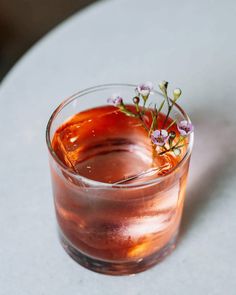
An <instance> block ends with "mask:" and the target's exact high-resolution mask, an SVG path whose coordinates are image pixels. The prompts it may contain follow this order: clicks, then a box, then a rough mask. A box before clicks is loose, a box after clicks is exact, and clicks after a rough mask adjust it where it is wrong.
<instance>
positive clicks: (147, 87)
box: [136, 82, 153, 97]
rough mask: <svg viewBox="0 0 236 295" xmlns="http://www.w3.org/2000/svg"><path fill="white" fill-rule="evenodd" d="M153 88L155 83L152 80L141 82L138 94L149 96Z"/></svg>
mask: <svg viewBox="0 0 236 295" xmlns="http://www.w3.org/2000/svg"><path fill="white" fill-rule="evenodd" d="M152 90H153V84H152V83H151V82H145V83H141V84H139V85H138V86H137V88H136V92H137V94H140V95H142V96H143V97H148V96H149V94H150V93H151V91H152Z"/></svg>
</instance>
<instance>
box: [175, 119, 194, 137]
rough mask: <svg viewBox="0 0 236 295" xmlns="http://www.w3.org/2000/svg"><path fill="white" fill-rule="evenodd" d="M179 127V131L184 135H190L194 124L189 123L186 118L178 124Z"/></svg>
mask: <svg viewBox="0 0 236 295" xmlns="http://www.w3.org/2000/svg"><path fill="white" fill-rule="evenodd" d="M177 128H178V130H179V133H180V134H181V135H182V136H188V135H189V134H190V133H192V132H193V130H194V127H193V124H191V123H189V122H188V121H186V120H183V121H181V122H180V123H178V124H177Z"/></svg>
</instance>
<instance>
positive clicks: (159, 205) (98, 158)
mask: <svg viewBox="0 0 236 295" xmlns="http://www.w3.org/2000/svg"><path fill="white" fill-rule="evenodd" d="M130 108H131V106H130ZM145 120H146V124H151V117H150V114H147V116H146V118H145ZM163 121H164V116H163V115H162V114H161V115H159V117H158V124H159V126H162V124H163ZM170 122H171V119H169V120H168V122H167V125H168V124H169V123H170ZM171 129H172V130H174V131H175V132H176V133H177V137H178V131H177V129H176V126H175V125H174V126H173V127H172V128H171ZM52 145H53V149H54V151H55V152H56V154H57V156H58V158H59V159H60V160H61V161H62V162H63V163H64V165H66V166H67V167H68V169H69V170H71V171H73V173H76V174H78V177H77V178H76V177H73V176H72V175H71V174H70V175H69V174H68V175H67V173H66V172H65V171H58V168H57V169H56V168H55V167H52V179H53V190H54V197H55V206H56V214H57V218H58V222H59V226H60V230H61V234H62V235H63V237H64V239H66V240H67V241H68V242H69V243H70V244H71V245H72V246H73V247H74V248H76V249H77V250H78V251H79V252H81V253H83V254H85V255H87V256H89V257H92V258H95V259H99V260H103V261H110V262H127V261H140V260H142V259H144V258H145V257H151V255H154V254H155V253H157V252H158V251H161V250H162V249H164V248H165V246H166V245H168V243H169V242H170V241H171V240H172V239H173V238H174V237H175V236H176V235H177V232H178V228H179V223H180V219H181V214H182V207H183V201H184V192H185V184H186V176H187V170H188V161H187V162H186V164H185V165H184V166H183V167H182V168H181V169H180V168H179V169H178V170H177V171H175V172H173V173H171V171H172V170H173V169H174V167H175V166H176V165H177V164H178V162H179V161H180V160H181V157H180V156H179V157H176V156H174V155H173V154H172V153H167V154H166V155H164V156H159V155H158V153H157V154H156V155H155V158H153V150H152V146H151V143H150V139H149V138H148V136H147V132H146V131H145V129H144V128H143V126H142V125H141V124H140V122H139V121H138V120H137V119H136V118H132V117H128V116H126V115H125V114H123V113H121V112H120V111H119V110H118V109H117V108H115V107H112V106H104V107H100V108H95V109H90V110H87V111H84V112H81V113H78V114H76V115H74V116H73V117H71V118H70V119H69V120H68V121H67V122H65V123H64V124H63V125H62V126H60V127H59V128H58V129H57V131H56V132H55V135H54V137H53V141H52ZM167 174H169V176H168V177H165V178H163V180H162V179H161V180H160V181H159V182H158V183H154V184H152V185H148V186H139V185H141V183H144V182H149V181H152V180H155V179H156V178H157V177H160V176H163V175H167ZM88 179H89V180H88ZM87 180H88V181H87ZM90 180H92V181H96V183H94V182H91V181H90ZM97 182H101V183H109V184H113V185H114V186H109V187H106V186H99V184H97ZM117 184H118V185H123V187H116V185H117ZM132 185H133V187H131V186H132ZM135 185H136V186H135ZM129 186H130V187H129Z"/></svg>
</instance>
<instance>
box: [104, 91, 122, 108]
mask: <svg viewBox="0 0 236 295" xmlns="http://www.w3.org/2000/svg"><path fill="white" fill-rule="evenodd" d="M107 102H108V103H109V104H113V105H114V106H116V107H118V106H120V105H122V104H123V98H122V97H120V96H119V95H117V94H113V95H112V96H111V97H109V98H108V99H107Z"/></svg>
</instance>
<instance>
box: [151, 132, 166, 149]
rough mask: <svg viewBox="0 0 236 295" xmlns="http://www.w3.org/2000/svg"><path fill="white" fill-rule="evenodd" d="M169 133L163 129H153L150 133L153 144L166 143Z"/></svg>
mask: <svg viewBox="0 0 236 295" xmlns="http://www.w3.org/2000/svg"><path fill="white" fill-rule="evenodd" d="M168 139H169V134H168V132H167V131H166V130H165V129H161V130H155V131H153V132H152V134H151V140H152V142H153V143H154V144H156V145H159V146H163V145H165V144H166V143H167V141H168Z"/></svg>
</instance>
